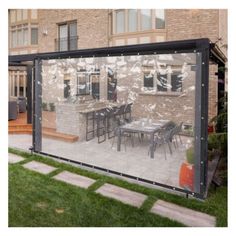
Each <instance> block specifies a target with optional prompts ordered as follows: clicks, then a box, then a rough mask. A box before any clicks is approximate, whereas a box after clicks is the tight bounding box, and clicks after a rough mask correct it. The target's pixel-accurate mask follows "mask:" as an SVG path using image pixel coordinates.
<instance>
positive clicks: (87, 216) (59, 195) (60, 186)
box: [9, 149, 227, 227]
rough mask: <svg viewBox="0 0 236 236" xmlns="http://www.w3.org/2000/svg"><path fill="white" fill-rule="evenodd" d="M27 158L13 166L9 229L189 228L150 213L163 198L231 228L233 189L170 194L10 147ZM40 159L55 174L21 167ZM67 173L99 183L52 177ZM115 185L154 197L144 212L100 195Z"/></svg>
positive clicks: (147, 202)
mask: <svg viewBox="0 0 236 236" xmlns="http://www.w3.org/2000/svg"><path fill="white" fill-rule="evenodd" d="M9 151H10V152H13V153H16V154H20V155H21V156H24V157H25V158H26V160H25V161H23V162H21V163H18V164H10V165H9V226H11V227H14V226H38V227H40V226H48V227H54V226H58V227H60V226H61V227H70V226H71V227H72V226H73V227H76V226H77V227H78V226H81V227H82V226H85V227H89V226H91V227H92V226H94V227H95V226H104V227H106V226H133V227H134V226H141V227H142V226H149V227H151V226H156V227H157V226H162V227H176V226H183V225H181V224H180V223H177V222H174V221H171V220H169V219H167V218H163V217H159V216H157V215H154V214H152V213H149V212H148V211H149V210H150V208H151V207H152V205H153V203H154V202H155V201H156V200H157V199H163V200H166V201H169V202H173V203H177V204H179V205H182V206H185V207H189V208H192V209H195V210H199V211H202V212H205V213H208V214H210V215H214V216H216V217H217V226H227V188H226V187H220V188H218V189H217V191H216V192H215V191H214V190H213V189H211V190H210V192H209V197H208V199H207V200H206V201H205V202H202V201H198V200H195V199H186V198H184V197H180V196H176V195H172V194H168V193H165V192H162V191H160V190H156V189H151V188H147V187H143V186H140V185H137V184H131V183H128V182H126V181H123V180H120V179H116V178H111V177H108V176H104V175H101V174H97V173H94V172H90V171H86V170H83V169H80V168H77V167H74V166H71V165H68V164H63V163H59V162H56V161H54V160H51V159H49V158H44V157H40V156H37V155H30V154H27V153H23V152H19V151H16V150H13V149H9ZM30 160H38V161H41V162H43V163H46V164H50V165H52V166H55V167H57V168H58V170H56V171H55V172H53V173H51V174H49V175H46V176H44V175H41V174H39V173H35V172H32V171H29V170H26V169H24V168H23V167H22V166H21V165H22V163H24V162H28V161H30ZM61 170H68V171H71V172H74V173H78V174H81V175H85V176H88V177H91V178H94V179H96V180H97V181H96V183H95V184H93V185H92V186H91V187H90V188H89V189H88V190H85V189H81V188H78V187H75V186H71V185H68V184H66V183H63V182H59V181H56V180H53V179H52V178H51V176H52V175H54V174H56V173H58V172H60V171H61ZM105 182H107V183H112V184H115V185H118V186H121V187H125V188H127V189H130V190H135V191H137V192H141V193H144V194H146V195H148V199H147V200H146V201H145V202H144V204H143V206H142V207H141V208H140V209H138V208H135V207H132V206H129V205H125V204H123V203H121V202H118V201H115V200H112V199H108V198H105V197H103V196H101V195H99V194H96V193H95V192H94V190H96V189H97V188H98V187H99V186H101V185H102V184H103V183H105Z"/></svg>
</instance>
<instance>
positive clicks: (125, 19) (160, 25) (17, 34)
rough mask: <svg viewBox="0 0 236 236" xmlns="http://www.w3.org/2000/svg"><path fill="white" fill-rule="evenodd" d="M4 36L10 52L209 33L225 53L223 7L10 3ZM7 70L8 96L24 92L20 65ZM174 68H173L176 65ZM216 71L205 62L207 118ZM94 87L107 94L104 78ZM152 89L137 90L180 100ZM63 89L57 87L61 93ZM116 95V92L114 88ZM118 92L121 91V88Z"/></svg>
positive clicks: (152, 97)
mask: <svg viewBox="0 0 236 236" xmlns="http://www.w3.org/2000/svg"><path fill="white" fill-rule="evenodd" d="M9 36H10V37H9V45H10V47H9V54H10V55H15V54H29V53H37V52H39V53H43V52H53V51H67V50H76V49H86V48H100V47H109V46H121V45H132V44H143V43H154V42H163V41H173V40H182V39H193V38H209V39H210V40H211V41H212V42H217V44H218V46H219V48H220V49H221V50H222V52H223V53H225V55H227V11H226V10H217V9H216V10H215V9H211V10H207V9H206V10H198V9H194V10H181V9H178V10H177V9H167V10H163V9H116V10H112V9H110V10H109V9H83V10H82V9H78V10H77V9H76V10H74V9H73V10H72V9H66V10H62V9H60V10H55V9H53V10H47V9H39V10H36V9H35V10H26V9H22V10H19V9H18V10H14V9H12V10H9ZM145 70H146V71H145ZM59 72H60V73H61V74H62V75H63V78H62V79H63V80H64V81H69V80H70V74H68V72H67V71H64V69H62V70H61V71H59ZM59 72H58V73H59ZM9 73H10V75H9V78H10V80H9V89H10V91H9V94H10V97H18V96H25V93H26V92H25V91H26V74H25V72H24V69H20V68H15V67H14V68H13V69H12V70H11V71H10V72H9ZM148 73H149V71H148V68H146V69H144V71H143V74H142V76H141V77H142V78H143V79H142V80H141V81H140V83H141V84H140V86H141V87H143V88H145V86H146V85H147V84H146V85H145V83H148V82H145V80H146V79H145V76H146V75H147V74H148ZM176 73H178V70H177V69H176ZM217 73H218V66H217V65H215V64H212V65H210V69H209V78H210V80H209V119H210V118H211V117H213V116H215V115H216V114H217V106H215V104H216V102H217V101H218V97H219V96H220V95H219V89H221V90H224V88H222V85H221V87H220V85H219V84H218V79H217ZM155 76H157V75H155ZM72 77H73V76H72ZM68 78H69V79H68ZM169 80H171V78H169ZM154 81H156V80H155V79H154ZM129 82H131V83H132V81H129ZM129 82H128V81H123V82H122V83H124V84H123V86H126V87H128V86H129ZM148 86H149V85H148ZM99 88H100V96H101V97H102V98H103V99H108V97H107V96H108V95H107V91H106V88H107V82H104V83H100V84H99ZM148 90H150V86H149V87H148ZM156 90H157V86H156V85H153V93H152V94H150V91H149V92H148V93H145V92H143V93H140V92H139V94H140V97H142V102H143V103H144V104H154V103H156V101H157V100H158V99H159V100H160V101H161V100H162V99H166V98H167V97H168V96H169V98H170V99H171V100H172V106H173V107H176V106H179V104H181V102H180V101H179V100H178V99H176V97H173V93H172V92H171V91H166V92H165V93H164V94H163V93H162V94H160V93H156V92H157V91H156ZM22 91H23V92H22ZM64 92H65V91H64ZM64 92H63V91H62V92H61V96H62V97H63V96H64ZM117 96H118V97H121V96H120V94H119V93H118V95H117ZM122 96H123V97H125V95H124V94H123V95H122ZM48 102H54V101H50V100H49V101H48ZM159 108H160V107H159ZM140 112H141V111H140Z"/></svg>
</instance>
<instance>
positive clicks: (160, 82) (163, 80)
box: [157, 73, 168, 92]
mask: <svg viewBox="0 0 236 236" xmlns="http://www.w3.org/2000/svg"><path fill="white" fill-rule="evenodd" d="M167 82H168V80H167V74H160V73H158V74H157V91H160V92H167Z"/></svg>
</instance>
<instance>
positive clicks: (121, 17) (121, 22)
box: [116, 10, 125, 33]
mask: <svg viewBox="0 0 236 236" xmlns="http://www.w3.org/2000/svg"><path fill="white" fill-rule="evenodd" d="M124 32H125V11H124V10H122V11H116V33H124Z"/></svg>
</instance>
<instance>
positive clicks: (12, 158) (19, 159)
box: [8, 153, 25, 164]
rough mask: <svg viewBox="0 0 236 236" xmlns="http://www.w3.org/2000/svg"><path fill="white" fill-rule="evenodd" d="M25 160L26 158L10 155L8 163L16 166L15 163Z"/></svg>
mask: <svg viewBox="0 0 236 236" xmlns="http://www.w3.org/2000/svg"><path fill="white" fill-rule="evenodd" d="M23 160H25V158H23V157H21V156H18V155H15V154H13V153H8V162H9V163H11V164H15V163H18V162H21V161H23Z"/></svg>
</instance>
